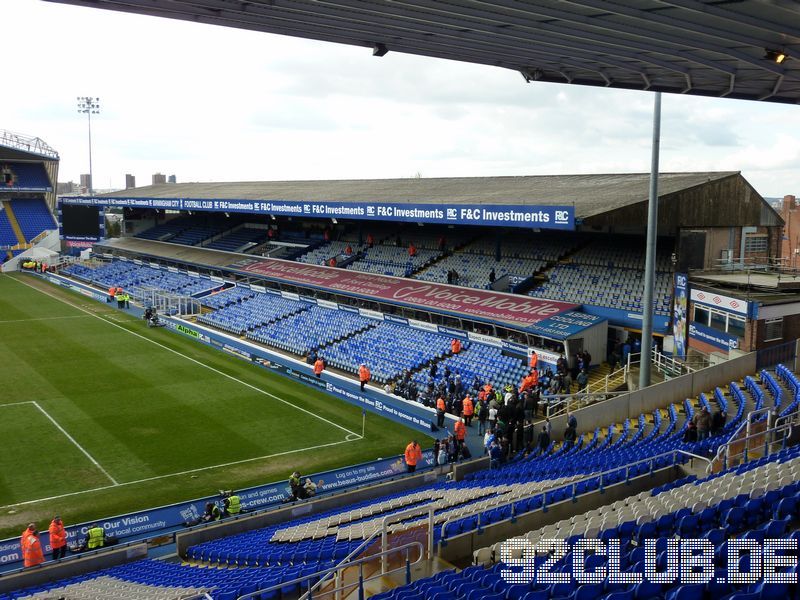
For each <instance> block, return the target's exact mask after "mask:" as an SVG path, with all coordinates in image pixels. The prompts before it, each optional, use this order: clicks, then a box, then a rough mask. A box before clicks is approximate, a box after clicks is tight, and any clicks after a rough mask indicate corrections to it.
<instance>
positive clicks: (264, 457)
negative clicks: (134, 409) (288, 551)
mask: <svg viewBox="0 0 800 600" xmlns="http://www.w3.org/2000/svg"><path fill="white" fill-rule="evenodd" d="M21 404H27V403H21ZM354 441H356V440H341V441H338V442H330V443H328V444H320V445H318V446H309V447H308V448H298V449H296V450H286V451H284V452H276V453H275V454H267V455H266V456H256V457H255V458H245V459H243V460H237V461H233V462H228V463H222V464H219V465H211V466H210V467H200V468H199V469H189V470H188V471H180V472H178V473H169V474H167V475H156V476H155V477H146V478H145V479H137V480H136V481H125V482H123V483H115V484H114V485H103V486H100V487H96V488H92V489H90V490H82V491H80V492H70V493H68V494H59V495H58V496H50V497H48V498H37V499H36V500H26V501H24V502H17V503H15V504H7V505H5V506H0V509H6V508H11V507H13V506H24V505H26V504H35V503H37V502H47V501H49V500H59V499H61V498H69V497H70V496H79V495H80V494H90V493H92V492H99V491H102V490H110V489H114V488H118V487H123V486H126V485H136V484H137V483H147V482H149V481H156V480H158V479H166V478H168V477H178V476H180V475H189V474H190V473H199V472H200V471H208V470H210V469H220V468H222V467H231V466H233V465H240V464H243V463H247V462H254V461H257V460H266V459H268V458H275V457H278V456H286V455H288V454H295V453H297V452H306V451H307V450H318V449H320V448H328V447H330V446H338V445H340V444H347V443H349V442H354Z"/></svg>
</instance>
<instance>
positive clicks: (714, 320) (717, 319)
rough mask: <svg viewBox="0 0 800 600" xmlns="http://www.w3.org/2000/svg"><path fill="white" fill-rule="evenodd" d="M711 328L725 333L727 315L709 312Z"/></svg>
mask: <svg viewBox="0 0 800 600" xmlns="http://www.w3.org/2000/svg"><path fill="white" fill-rule="evenodd" d="M711 328H712V329H716V330H717V331H725V330H726V329H727V328H728V315H727V314H726V313H723V312H717V311H715V310H713V311H711Z"/></svg>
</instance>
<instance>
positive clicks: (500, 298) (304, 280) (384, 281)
mask: <svg viewBox="0 0 800 600" xmlns="http://www.w3.org/2000/svg"><path fill="white" fill-rule="evenodd" d="M230 266H231V268H235V269H239V270H241V271H246V272H248V273H252V274H254V275H261V276H264V277H270V278H273V279H280V280H282V281H286V282H290V283H293V284H296V285H309V286H315V287H322V288H327V289H330V290H334V291H338V292H349V293H352V294H358V295H361V296H369V297H372V298H375V299H377V300H385V301H389V302H402V303H404V304H411V305H414V306H418V307H419V308H420V309H422V310H425V309H427V310H431V311H447V312H451V313H457V314H459V315H464V316H465V317H475V318H480V319H488V320H492V321H504V322H506V323H511V324H514V325H517V326H523V327H527V326H530V325H533V324H535V323H538V322H539V321H542V320H544V319H549V318H551V317H553V316H555V315H559V314H562V313H565V312H569V311H572V310H576V309H577V308H578V307H579V305H577V304H568V303H566V302H557V301H554V300H544V299H540V298H531V297H530V296H519V295H515V294H506V293H503V292H494V291H491V290H475V289H471V288H462V287H458V286H453V285H444V284H440V283H431V282H428V281H420V280H416V279H401V278H398V277H388V276H386V275H374V274H372V273H361V272H359V271H348V270H347V269H337V268H331V267H323V266H317V265H307V264H302V263H296V262H291V261H285V260H278V259H274V258H273V259H270V258H262V259H245V260H242V261H239V262H237V263H235V264H233V265H230Z"/></svg>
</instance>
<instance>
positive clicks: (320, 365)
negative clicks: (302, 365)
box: [314, 358, 325, 375]
mask: <svg viewBox="0 0 800 600" xmlns="http://www.w3.org/2000/svg"><path fill="white" fill-rule="evenodd" d="M324 368H325V363H323V362H322V359H321V358H318V359H317V360H316V361H314V374H315V375H319V374H320V373H322V371H323V369H324Z"/></svg>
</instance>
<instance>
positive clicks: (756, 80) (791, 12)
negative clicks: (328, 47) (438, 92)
mask: <svg viewBox="0 0 800 600" xmlns="http://www.w3.org/2000/svg"><path fill="white" fill-rule="evenodd" d="M50 1H51V2H61V3H63V4H77V5H81V6H90V7H95V8H105V9H112V10H119V11H124V12H132V13H140V14H146V15H153V16H161V17H170V18H174V19H182V20H187V21H195V22H198V23H207V24H212V25H223V26H227V27H236V28H241V29H251V30H256V31H263V32H268V33H276V34H282V35H289V36H294V37H301V38H309V39H314V40H324V41H329V42H338V43H342V44H349V45H356V46H363V47H367V48H371V49H372V51H373V53H374V54H375V55H376V56H383V55H384V54H385V53H386V52H403V53H409V54H418V55H422V56H430V57H436V58H446V59H452V60H457V61H463V62H472V63H480V64H485V65H492V66H498V67H503V68H508V69H513V70H516V71H519V72H520V73H522V75H523V77H524V78H525V80H526V81H549V82H557V83H572V84H580V85H593V86H602V87H613V88H625V89H637V90H652V91H664V92H675V93H681V94H693V95H699V96H719V97H729V98H741V99H747V100H765V101H770V102H784V103H792V104H796V103H800V10H798V3H797V1H796V0H535V1H525V2H522V1H520V0H501V1H499V2H481V1H478V0H465V1H463V2H444V1H440V0H392V1H391V2H387V1H379V0H325V1H319V0H50ZM780 53H784V54H785V55H788V56H789V59H787V60H784V61H783V62H780V63H779V62H778V59H777V58H778V55H779V54H780ZM792 57H793V58H794V60H792Z"/></svg>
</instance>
